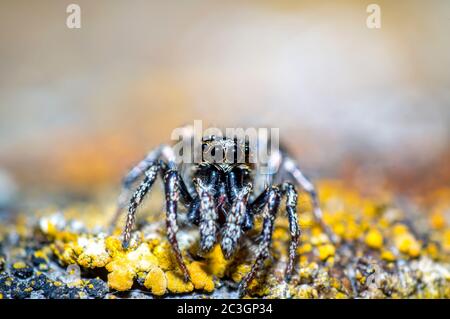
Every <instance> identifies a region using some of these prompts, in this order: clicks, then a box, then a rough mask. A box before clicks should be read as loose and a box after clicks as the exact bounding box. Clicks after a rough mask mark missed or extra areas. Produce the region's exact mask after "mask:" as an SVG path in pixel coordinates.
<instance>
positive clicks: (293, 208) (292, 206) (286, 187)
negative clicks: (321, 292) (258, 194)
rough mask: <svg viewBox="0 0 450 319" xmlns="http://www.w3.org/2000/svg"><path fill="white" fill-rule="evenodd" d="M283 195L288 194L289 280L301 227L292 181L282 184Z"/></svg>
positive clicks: (287, 277)
mask: <svg viewBox="0 0 450 319" xmlns="http://www.w3.org/2000/svg"><path fill="white" fill-rule="evenodd" d="M281 190H282V192H283V195H285V196H286V213H287V215H288V220H289V232H290V233H291V242H290V243H289V262H288V264H287V267H286V279H287V280H289V279H290V278H291V275H292V270H293V269H294V262H295V257H297V247H298V240H299V238H300V227H299V225H298V220H297V200H298V196H297V191H296V190H295V187H294V185H292V184H291V183H287V182H286V183H283V185H282V186H281Z"/></svg>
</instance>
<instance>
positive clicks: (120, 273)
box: [108, 268, 135, 291]
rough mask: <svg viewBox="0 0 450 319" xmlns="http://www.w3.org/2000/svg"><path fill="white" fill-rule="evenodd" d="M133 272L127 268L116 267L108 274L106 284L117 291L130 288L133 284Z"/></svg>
mask: <svg viewBox="0 0 450 319" xmlns="http://www.w3.org/2000/svg"><path fill="white" fill-rule="evenodd" d="M134 276H135V273H134V272H132V271H130V270H129V269H127V268H125V269H120V268H119V269H116V270H115V271H112V272H110V273H109V274H108V286H109V287H110V288H111V289H115V290H118V291H127V290H130V289H131V287H132V286H133V280H134Z"/></svg>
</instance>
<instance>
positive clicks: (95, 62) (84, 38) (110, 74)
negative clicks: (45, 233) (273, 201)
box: [0, 0, 450, 193]
mask: <svg viewBox="0 0 450 319" xmlns="http://www.w3.org/2000/svg"><path fill="white" fill-rule="evenodd" d="M72 2H73V3H77V4H79V5H80V7H81V21H82V27H81V29H68V28H67V27H66V24H65V22H66V17H67V15H68V14H67V13H66V7H67V5H69V4H70V3H72ZM370 3H376V4H378V5H379V6H380V7H381V21H382V27H381V29H369V28H367V26H366V19H367V17H368V15H369V13H367V12H366V8H367V6H368V5H369V4H370ZM449 30H450V2H449V1H446V0H442V1H438V0H432V1H416V0H399V1H376V2H371V1H348V0H346V1H337V2H332V1H322V0H321V1H226V2H225V1H223V2H212V1H208V2H207V1H164V2H162V1H158V2H156V1H137V0H133V1H105V0H96V1H88V0H78V1H61V0H52V1H44V0H40V1H31V0H29V1H24V0H8V1H1V2H0V54H1V59H0V172H1V175H2V176H3V177H2V178H3V180H9V181H13V183H14V185H16V187H17V189H19V190H27V189H32V190H38V191H54V190H58V191H61V190H63V191H69V192H78V193H89V192H90V191H91V190H92V189H93V188H94V187H105V186H107V187H117V189H118V185H119V182H120V178H121V176H122V175H123V174H124V173H125V171H126V170H127V168H128V167H130V166H131V165H133V164H134V163H135V162H136V161H137V160H139V159H140V158H141V157H142V156H143V155H144V154H145V153H146V152H147V151H148V150H149V149H151V148H152V147H154V146H156V145H157V144H158V143H161V142H167V141H169V138H170V133H171V131H172V130H173V129H174V128H176V127H179V126H181V125H183V124H187V123H193V120H194V119H198V120H203V121H204V123H205V126H206V125H207V124H209V125H217V126H220V127H241V126H251V127H261V126H262V127H278V128H280V133H281V137H282V139H283V140H284V142H285V143H286V144H287V145H288V146H289V147H290V148H291V149H292V150H293V152H294V153H295V154H296V155H297V157H298V159H299V162H300V163H301V164H302V165H303V166H304V167H305V170H306V171H309V172H310V174H311V175H312V176H313V177H322V178H328V177H341V178H349V179H352V180H355V179H367V180H368V181H370V182H369V183H366V184H370V185H374V184H375V185H378V186H380V185H394V186H395V187H397V188H398V189H403V190H406V191H407V190H411V189H414V190H416V191H417V190H419V191H422V190H424V189H425V190H426V189H431V188H433V187H435V186H436V185H444V186H448V185H450V169H449V164H448V163H450V138H449V136H450V129H449V128H450V72H449V70H450V41H449V40H448V31H449ZM0 184H1V183H0ZM3 184H5V182H4V183H3ZM8 185H9V184H8Z"/></svg>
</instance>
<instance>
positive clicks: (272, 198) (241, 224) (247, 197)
mask: <svg viewBox="0 0 450 319" xmlns="http://www.w3.org/2000/svg"><path fill="white" fill-rule="evenodd" d="M188 131H189V130H188ZM188 135H189V136H192V135H190V133H188ZM256 145H258V144H256ZM201 147H202V149H201V152H202V154H203V155H204V154H209V155H212V156H213V157H214V155H215V153H216V152H222V154H223V156H222V158H223V159H224V160H222V161H219V162H217V161H214V160H211V159H210V158H208V159H206V158H205V156H202V158H201V160H200V161H199V162H197V163H182V164H180V163H177V161H176V155H175V152H174V149H173V147H171V146H168V145H165V144H163V145H161V146H159V147H157V148H156V149H154V150H153V151H151V152H150V153H148V154H147V156H146V157H145V158H144V159H143V160H142V161H141V162H139V163H138V164H137V165H136V166H135V167H133V168H132V169H131V170H130V171H129V173H128V174H127V175H126V176H125V178H124V180H123V191H122V194H121V196H120V197H119V203H118V209H117V213H116V217H115V221H116V220H117V217H118V215H119V213H120V211H121V210H122V209H123V208H124V207H125V206H126V205H127V203H128V214H127V220H126V225H125V229H124V231H123V241H122V244H123V247H124V248H128V246H129V243H130V238H131V232H132V229H133V226H134V223H135V216H136V209H137V208H138V206H139V205H140V204H141V203H142V200H143V199H144V197H145V196H146V195H147V193H148V192H149V191H150V189H151V187H152V185H153V184H154V182H155V180H156V178H157V176H158V173H159V174H161V177H162V179H163V181H164V191H165V200H166V227H167V237H168V241H169V242H170V245H171V246H172V249H173V252H174V255H175V257H176V259H177V262H178V265H179V267H180V269H181V271H182V273H183V275H184V279H185V280H186V281H189V280H190V275H189V271H188V269H187V267H186V264H185V263H184V261H183V258H182V254H181V251H180V249H179V247H178V242H177V237H176V235H177V232H178V225H177V213H178V203H181V204H182V205H183V206H184V207H185V208H186V210H187V219H188V221H189V222H190V223H191V224H193V225H196V226H198V227H199V230H200V248H201V250H202V251H204V252H207V251H209V250H211V249H212V248H213V246H214V245H215V244H216V243H218V242H219V243H220V246H221V249H222V252H223V254H224V256H225V258H227V259H230V258H231V257H232V256H233V254H234V253H235V252H236V250H237V248H238V246H239V242H240V239H241V238H242V236H243V235H244V234H245V233H246V232H248V231H249V230H251V229H253V227H254V217H255V216H256V215H261V216H262V219H263V223H262V230H261V235H260V238H261V240H260V242H259V244H258V245H259V246H258V248H257V251H256V259H255V261H254V264H253V266H252V268H251V270H250V271H249V272H248V273H247V274H246V275H245V277H244V278H243V279H242V281H241V283H240V285H239V293H240V295H241V296H242V294H243V293H245V292H246V289H247V286H248V284H249V283H250V282H251V281H252V279H253V278H254V277H255V275H256V274H257V272H258V270H259V269H260V268H261V266H262V265H263V263H264V261H265V260H266V259H267V258H268V257H269V255H270V247H271V242H272V232H273V229H274V222H275V218H276V216H277V212H278V210H279V206H280V202H281V200H282V199H283V198H285V203H286V205H285V207H286V213H287V217H288V220H289V232H290V236H291V240H290V244H289V260H288V263H287V267H286V279H287V280H289V279H290V276H291V274H292V271H293V268H294V262H295V258H296V255H297V247H298V242H299V237H300V228H299V225H298V221H297V191H296V188H295V186H294V184H297V185H298V186H300V187H301V188H302V189H303V190H304V191H306V192H307V193H308V194H309V195H310V197H311V200H312V204H313V214H314V217H315V219H316V221H317V222H318V223H319V224H320V225H321V226H322V227H323V228H324V230H325V231H326V233H327V234H328V236H329V237H330V239H331V240H332V241H334V240H335V238H334V235H333V234H332V232H331V231H330V229H329V228H328V227H327V226H326V225H325V224H324V223H323V221H322V212H321V209H320V206H319V202H318V197H317V192H316V190H315V187H314V185H313V184H312V183H311V182H310V180H309V179H308V178H306V177H305V175H304V174H303V173H302V171H301V170H300V168H299V167H298V165H297V164H296V162H295V161H294V160H293V159H292V158H291V156H290V155H289V154H288V153H287V152H286V151H284V150H277V151H275V152H273V153H272V154H270V156H269V159H268V167H271V170H270V171H269V173H267V172H266V173H264V174H261V170H260V169H259V168H260V167H259V164H258V163H253V162H252V161H250V158H251V156H252V154H251V151H252V150H251V149H250V148H251V147H250V145H249V143H248V141H247V140H238V139H237V138H226V137H221V136H220V137H219V136H207V137H203V138H202V142H201ZM238 152H241V153H240V154H243V156H244V157H243V159H244V160H243V161H236V159H237V157H236V156H234V157H233V156H232V158H233V159H234V160H235V161H233V160H232V161H230V160H229V159H230V157H229V156H228V155H229V154H238ZM225 158H226V160H225ZM140 179H142V180H141V182H140V184H139V186H138V187H137V189H136V190H135V192H134V193H133V195H132V196H131V198H130V199H128V198H129V197H130V195H131V193H130V191H131V188H132V186H133V185H134V184H135V183H136V182H137V181H138V180H140ZM291 181H292V182H293V183H291ZM115 221H114V223H115Z"/></svg>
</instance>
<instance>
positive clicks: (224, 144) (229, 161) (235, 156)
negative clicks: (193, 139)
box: [202, 135, 250, 172]
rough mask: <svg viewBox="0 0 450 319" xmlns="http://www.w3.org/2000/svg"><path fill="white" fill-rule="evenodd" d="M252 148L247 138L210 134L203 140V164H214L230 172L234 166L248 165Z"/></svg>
mask: <svg viewBox="0 0 450 319" xmlns="http://www.w3.org/2000/svg"><path fill="white" fill-rule="evenodd" d="M249 157H250V148H249V145H248V143H247V142H246V141H245V140H239V139H237V138H233V139H231V138H226V137H221V136H215V135H212V136H208V137H204V138H203V140H202V164H212V165H214V166H215V167H216V168H218V169H219V170H221V171H224V172H228V171H230V170H232V169H233V167H236V166H240V165H248V164H249Z"/></svg>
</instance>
